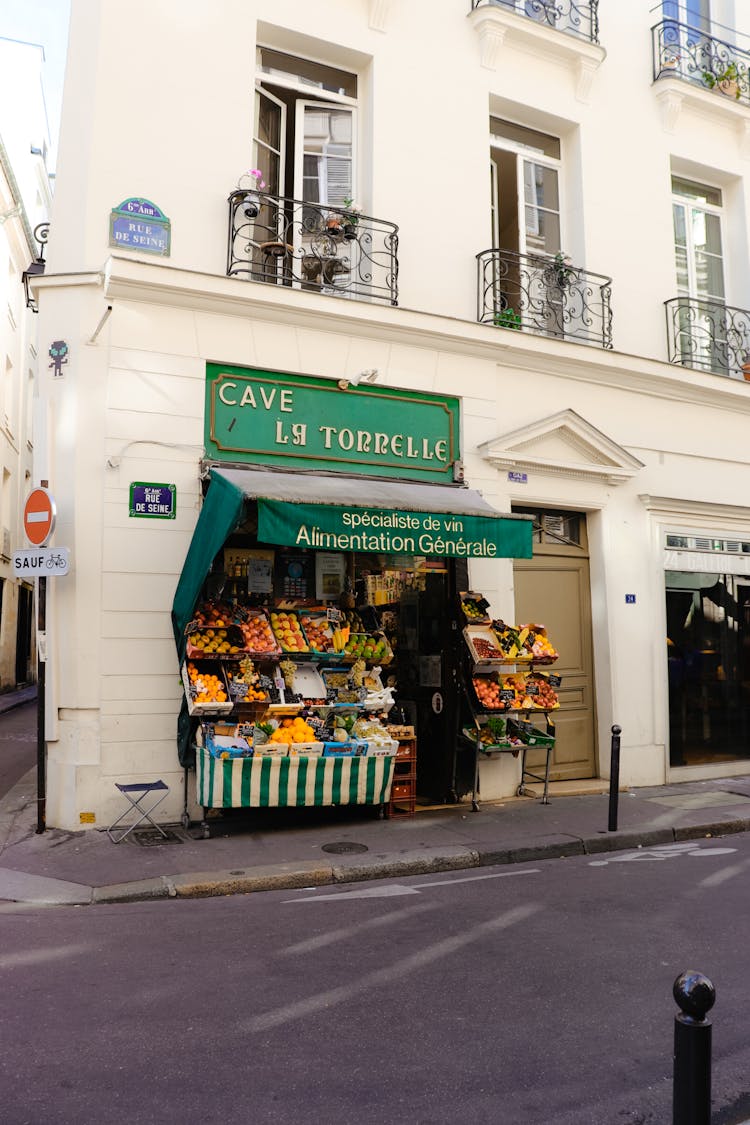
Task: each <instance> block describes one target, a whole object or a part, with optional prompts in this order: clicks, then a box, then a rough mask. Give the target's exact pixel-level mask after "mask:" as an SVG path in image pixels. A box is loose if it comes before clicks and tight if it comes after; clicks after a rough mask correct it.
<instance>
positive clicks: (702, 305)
mask: <svg viewBox="0 0 750 1125" xmlns="http://www.w3.org/2000/svg"><path fill="white" fill-rule="evenodd" d="M664 307H665V309H666V312H667V349H668V352H669V362H670V363H679V364H682V366H683V367H697V368H698V369H699V370H701V371H711V372H713V373H714V374H716V375H729V376H732V377H734V378H743V376H744V371H743V368H744V367H745V365H746V364H747V366H748V368H749V369H750V312H749V311H748V310H747V309H736V308H732V306H731V305H725V304H723V303H722V302H721V301H711V300H707V299H705V298H702V297H673V298H672V299H671V300H669V301H665V302H664Z"/></svg>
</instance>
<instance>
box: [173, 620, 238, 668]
mask: <svg viewBox="0 0 750 1125" xmlns="http://www.w3.org/2000/svg"><path fill="white" fill-rule="evenodd" d="M186 639H187V648H186V655H187V656H188V657H189V658H190V659H191V660H195V659H197V660H226V659H227V658H231V657H238V656H242V655H244V653H245V638H244V636H243V633H242V629H241V628H240V626H239V625H222V626H215V625H211V626H207V625H196V624H195V623H194V622H191V623H190V624H189V625H188V627H187V629H186Z"/></svg>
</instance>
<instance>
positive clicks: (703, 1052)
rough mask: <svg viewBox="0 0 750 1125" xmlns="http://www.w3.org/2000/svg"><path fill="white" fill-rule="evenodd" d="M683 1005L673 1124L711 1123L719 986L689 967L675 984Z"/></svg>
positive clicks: (678, 1028)
mask: <svg viewBox="0 0 750 1125" xmlns="http://www.w3.org/2000/svg"><path fill="white" fill-rule="evenodd" d="M672 994H673V996H674V998H675V1000H676V1001H677V1004H678V1005H679V1007H680V1011H679V1012H678V1013H677V1015H676V1016H675V1018H674V1077H673V1098H672V1125H711V1021H710V1020H709V1019H707V1018H706V1013H707V1012H708V1011H710V1009H711V1008H712V1007H713V1006H714V1001H715V1000H716V989H715V988H714V986H713V985H712V984H711V981H710V980H709V979H708V977H704V976H703V974H702V973H697V972H695V971H694V970H693V969H687V970H686V971H685V972H684V973H681V974H680V975H679V976H678V978H677V980H676V981H675V982H674V985H673V987H672Z"/></svg>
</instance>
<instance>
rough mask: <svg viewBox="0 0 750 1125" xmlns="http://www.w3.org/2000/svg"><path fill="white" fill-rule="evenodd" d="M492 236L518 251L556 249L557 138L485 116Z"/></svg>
mask: <svg viewBox="0 0 750 1125" xmlns="http://www.w3.org/2000/svg"><path fill="white" fill-rule="evenodd" d="M490 135H491V146H492V147H491V169H492V210H493V218H494V223H493V241H494V243H495V245H496V246H498V247H500V248H501V249H504V250H515V251H518V252H519V253H521V254H527V253H543V254H556V253H557V251H558V250H559V249H560V196H559V188H558V169H559V166H560V141H559V140H558V139H557V138H556V137H549V136H547V135H546V134H545V133H538V132H535V131H534V130H532V129H524V128H522V127H521V126H520V125H514V124H512V123H511V122H508V121H501V120H500V119H499V118H496V117H491V118H490Z"/></svg>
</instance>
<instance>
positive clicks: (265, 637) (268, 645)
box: [239, 609, 281, 660]
mask: <svg viewBox="0 0 750 1125" xmlns="http://www.w3.org/2000/svg"><path fill="white" fill-rule="evenodd" d="M239 628H240V629H241V631H242V643H243V650H244V652H246V653H247V655H248V656H252V657H253V658H254V659H256V660H274V659H276V658H278V657H279V656H281V645H280V644H279V642H278V640H277V638H276V636H275V635H274V632H273V629H272V628H271V622H270V621H269V619H268V615H267V614H266V613H265V611H264V610H262V609H248V610H247V611H246V619H245V620H244V621H242V622H241V623H240V625H239Z"/></svg>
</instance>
